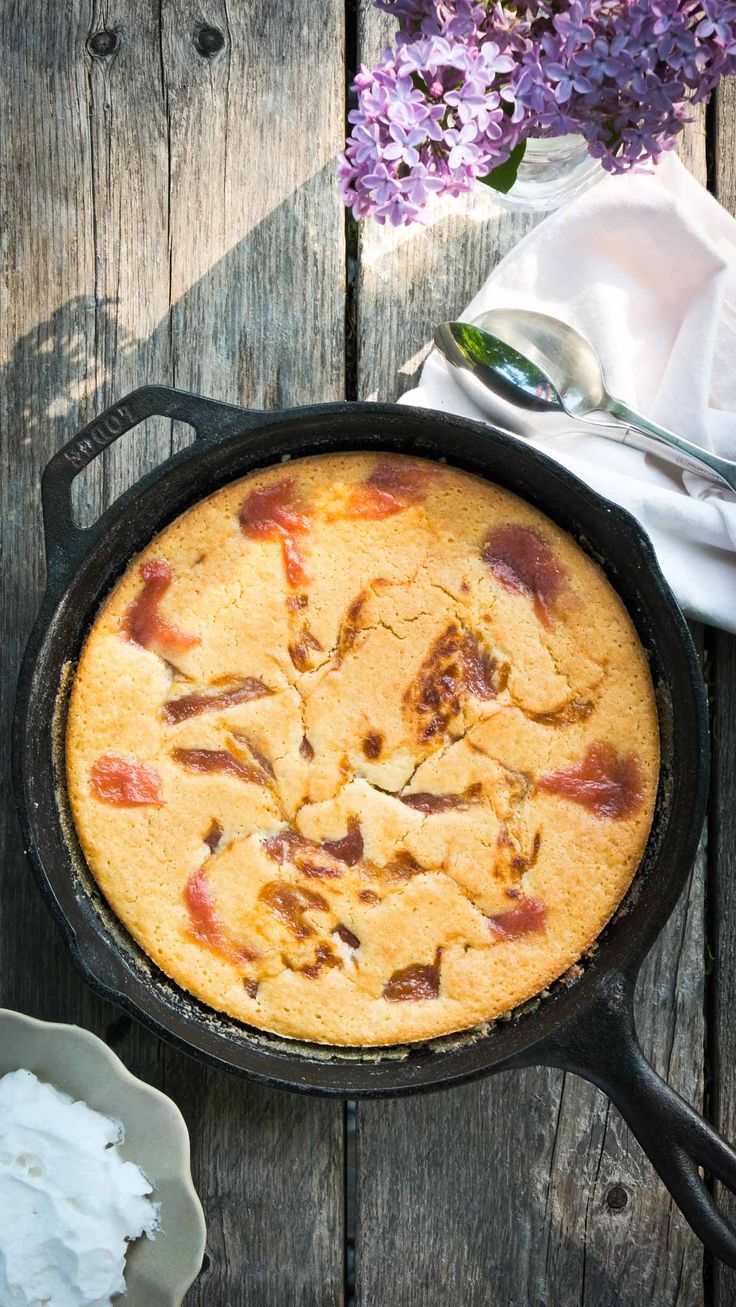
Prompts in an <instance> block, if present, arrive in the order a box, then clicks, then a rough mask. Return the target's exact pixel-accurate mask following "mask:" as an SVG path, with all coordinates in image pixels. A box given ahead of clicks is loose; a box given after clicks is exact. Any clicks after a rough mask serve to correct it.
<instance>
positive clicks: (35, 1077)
mask: <svg viewBox="0 0 736 1307" xmlns="http://www.w3.org/2000/svg"><path fill="white" fill-rule="evenodd" d="M204 1244H205V1225H204V1217H203V1214H202V1208H201V1205H200V1203H199V1199H198V1198H197V1195H196V1192H195V1190H194V1187H193V1185H192V1181H191V1176H190V1173H189V1137H188V1134H187V1130H186V1126H185V1124H184V1121H183V1119H182V1117H181V1114H180V1113H179V1110H178V1108H177V1107H176V1106H175V1105H174V1103H172V1102H171V1100H170V1099H168V1098H167V1097H166V1096H165V1095H164V1094H162V1093H160V1092H159V1091H158V1090H156V1089H153V1088H152V1087H151V1086H149V1085H146V1084H144V1083H143V1082H142V1081H140V1080H137V1079H136V1078H135V1077H134V1076H132V1075H131V1074H130V1073H129V1072H128V1071H127V1070H126V1068H125V1067H124V1066H123V1064H122V1062H120V1060H119V1059H118V1058H117V1057H116V1056H115V1054H114V1053H112V1052H111V1051H110V1050H109V1049H108V1048H107V1046H106V1045H105V1044H103V1043H102V1041H101V1040H99V1039H97V1038H96V1036H94V1035H92V1034H90V1033H89V1032H88V1031H86V1030H81V1029H79V1028H78V1027H76V1026H63V1025H53V1024H50V1023H47V1022H41V1021H36V1020H34V1019H32V1018H30V1017H25V1016H22V1015H20V1014H19V1013H16V1012H9V1011H6V1010H3V1009H0V1304H2V1307H108V1304H111V1303H115V1304H117V1303H120V1307H179V1304H180V1303H181V1301H182V1299H183V1297H184V1294H185V1293H186V1290H187V1289H188V1288H189V1286H190V1284H191V1283H192V1282H193V1280H194V1279H195V1278H196V1276H197V1274H198V1273H199V1270H200V1267H201V1263H202V1257H203V1254H204ZM119 1295H124V1296H119Z"/></svg>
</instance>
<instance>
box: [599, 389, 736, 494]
mask: <svg viewBox="0 0 736 1307" xmlns="http://www.w3.org/2000/svg"><path fill="white" fill-rule="evenodd" d="M607 412H609V413H611V414H612V415H613V417H615V418H618V420H619V421H620V422H624V423H626V430H625V432H624V434H623V436H621V437H620V439H621V442H622V443H623V444H624V445H634V446H635V447H636V449H642V450H644V452H645V453H647V454H656V455H657V456H658V457H659V458H665V459H667V461H668V462H669V463H675V464H676V465H677V466H678V467H681V468H684V469H685V470H686V471H688V472H695V473H696V474H697V475H698V476H706V477H708V478H709V479H710V480H711V481H715V482H716V483H717V484H718V485H722V486H727V487H728V489H729V490H734V491H736V463H733V462H731V460H730V459H728V458H720V457H719V456H718V454H711V452H710V450H709V449H703V448H702V447H701V446H700V445H694V444H693V443H692V441H690V440H685V439H684V438H683V437H682V436H676V435H675V433H674V431H668V430H667V428H666V427H660V426H657V424H656V422H650V420H649V418H645V417H642V415H641V413H637V412H635V411H634V409H632V408H629V407H628V405H626V404H623V403H622V402H621V400H619V399H614V398H613V397H612V396H609V400H608V404H607ZM601 434H602V433H601ZM607 434H608V433H607Z"/></svg>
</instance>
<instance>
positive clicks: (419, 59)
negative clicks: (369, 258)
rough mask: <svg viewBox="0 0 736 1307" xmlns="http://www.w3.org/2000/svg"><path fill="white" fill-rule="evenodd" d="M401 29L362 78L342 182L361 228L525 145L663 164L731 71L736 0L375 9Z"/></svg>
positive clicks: (459, 186)
mask: <svg viewBox="0 0 736 1307" xmlns="http://www.w3.org/2000/svg"><path fill="white" fill-rule="evenodd" d="M375 4H376V6H377V8H379V9H383V10H385V11H386V12H387V13H389V14H391V15H393V17H394V18H395V19H396V21H397V23H398V32H397V35H396V41H395V43H394V45H393V46H390V47H389V49H388V50H387V51H386V52H385V54H384V56H383V58H382V59H381V61H380V62H379V63H378V65H377V66H376V67H375V68H373V69H369V68H366V67H363V68H361V70H360V72H359V73H358V75H357V77H356V78H355V81H354V84H353V86H354V91H355V93H356V95H357V108H355V109H353V110H352V111H351V113H350V114H349V121H350V123H351V132H350V136H349V138H348V141H347V145H346V148H345V152H344V154H342V155H341V156H340V161H339V167H338V175H339V178H340V187H341V191H342V195H343V199H344V200H345V203H346V204H348V205H349V206H350V208H351V209H352V210H353V213H354V214H355V216H356V217H358V218H363V217H367V216H369V215H370V216H372V217H374V218H375V219H376V220H377V221H378V222H380V223H383V222H391V223H394V224H397V225H398V224H401V223H409V222H414V221H416V220H417V219H420V218H421V217H422V211H423V209H424V207H425V205H426V204H427V201H428V200H429V198H430V196H431V195H434V194H443V193H446V194H451V195H459V194H460V193H462V192H463V191H466V190H469V189H470V188H471V187H472V186H473V185H474V184H475V182H476V181H477V180H478V179H479V178H484V177H487V176H488V175H489V174H491V173H492V172H493V170H494V168H496V167H498V166H499V165H500V164H502V163H504V162H505V161H506V159H508V157H509V155H510V154H511V152H512V150H513V149H514V148H515V146H516V145H517V144H518V143H519V141H522V140H525V139H526V138H527V137H529V136H561V135H567V134H569V133H579V134H581V135H582V136H584V137H585V139H586V141H587V143H588V149H589V150H590V153H591V154H592V155H593V156H594V157H596V158H599V159H600V160H601V163H602V164H603V167H604V168H606V169H607V170H608V171H609V172H612V173H621V172H626V171H629V170H631V169H635V168H641V167H642V166H644V165H646V164H648V163H650V162H655V163H656V162H657V160H658V159H659V158H660V157H661V155H662V154H663V152H664V151H666V150H669V149H672V147H673V146H674V145H675V144H676V139H677V136H678V134H679V132H680V131H681V130H682V127H683V125H684V124H685V123H686V122H687V121H688V119H689V117H690V113H691V106H692V105H693V104H696V103H698V102H699V101H701V100H704V99H705V98H707V96H708V95H709V94H710V92H711V91H712V90H713V88H714V87H715V86H716V85H717V83H718V82H719V80H720V79H721V78H722V77H724V76H727V75H729V74H733V73H735V72H736V2H735V0H527V3H524V2H523V0H519V3H517V4H516V5H514V4H509V3H507V2H504V0H498V3H493V0H375Z"/></svg>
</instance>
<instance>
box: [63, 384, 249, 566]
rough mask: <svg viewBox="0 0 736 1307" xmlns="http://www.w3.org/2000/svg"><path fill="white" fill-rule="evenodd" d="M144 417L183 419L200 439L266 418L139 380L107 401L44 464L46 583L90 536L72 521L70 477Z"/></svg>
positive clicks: (72, 560)
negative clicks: (134, 387) (140, 383)
mask: <svg viewBox="0 0 736 1307" xmlns="http://www.w3.org/2000/svg"><path fill="white" fill-rule="evenodd" d="M149 417H168V418H175V419H178V420H179V421H181V422H186V423H188V424H189V425H190V426H192V427H194V430H195V432H196V435H197V439H198V440H203V441H214V440H216V439H217V438H218V437H220V436H227V435H231V434H233V433H234V432H235V431H244V430H246V429H247V428H248V427H252V426H253V427H255V426H258V425H259V424H260V423H261V422H263V421H264V420H265V415H264V414H262V413H259V412H255V411H251V410H248V409H242V408H238V407H236V406H235V405H233V404H221V403H219V402H218V401H217V400H214V399H205V398H204V397H203V396H202V395H192V394H189V393H188V392H187V391H184V390H174V389H173V388H171V387H170V386H141V387H140V389H139V390H133V391H131V393H130V394H129V395H126V396H125V397H124V399H121V400H119V401H118V402H117V403H116V404H111V405H110V407H109V408H108V409H106V410H105V412H104V413H101V414H100V415H99V417H96V418H94V419H93V421H92V422H88V423H87V426H86V427H83V429H82V430H81V431H80V432H78V434H77V435H76V436H73V437H72V439H71V440H70V441H69V442H68V443H67V444H66V445H64V446H63V447H62V448H61V449H60V450H58V452H57V453H56V454H54V456H53V458H52V459H51V460H50V461H49V462H48V463H47V464H46V467H45V469H44V473H43V476H42V478H41V502H42V507H43V525H44V538H45V544H46V570H47V585H48V586H49V587H53V586H54V584H55V583H56V581H57V580H64V579H65V578H66V577H68V576H69V575H70V573H71V571H73V569H74V565H75V562H76V559H77V558H78V557H79V553H80V550H81V548H82V547H83V543H84V542H85V541H86V540H87V539H88V538H89V536H88V532H89V530H93V529H94V528H88V529H87V530H82V529H81V528H80V527H78V526H77V525H76V524H75V521H74V514H73V512H72V497H71V488H72V482H73V481H74V478H75V477H76V476H78V475H79V473H80V472H81V471H82V470H83V468H85V467H87V465H88V464H89V463H91V462H92V461H93V460H94V459H95V458H97V456H98V454H101V453H102V451H103V450H105V449H107V448H108V447H109V446H110V445H113V444H114V443H115V441H116V440H119V439H120V437H121V436H123V435H125V433H126V431H130V430H132V428H133V427H135V426H137V425H138V423H139V422H143V421H145V419H146V418H149Z"/></svg>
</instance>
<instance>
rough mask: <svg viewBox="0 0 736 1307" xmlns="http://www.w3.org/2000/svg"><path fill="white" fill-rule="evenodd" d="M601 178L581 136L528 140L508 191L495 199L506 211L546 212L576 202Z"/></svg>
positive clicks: (531, 138) (601, 172)
mask: <svg viewBox="0 0 736 1307" xmlns="http://www.w3.org/2000/svg"><path fill="white" fill-rule="evenodd" d="M604 176H605V173H604V171H603V169H602V167H601V165H600V163H599V161H598V160H597V159H592V158H591V157H590V155H589V154H588V146H587V143H586V141H585V140H584V138H583V137H582V136H553V137H550V138H549V139H544V138H542V137H534V136H531V137H529V140H528V141H527V143H526V151H525V153H524V158H523V159H522V161H521V165H520V167H519V173H518V176H517V178H516V181H515V182H514V184H513V186H512V187H511V190H510V191H508V193H507V194H506V195H502V194H501V193H500V192H496V198H497V199H498V200H499V202H500V203H501V204H505V205H506V206H507V207H508V208H510V209H526V210H527V211H528V212H530V213H544V212H549V210H551V209H559V208H561V207H562V205H563V204H569V202H570V200H575V199H577V197H578V195H582V194H583V192H584V191H587V190H589V189H590V187H591V186H595V184H596V182H598V181H600V180H601V178H602V177H604Z"/></svg>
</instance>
